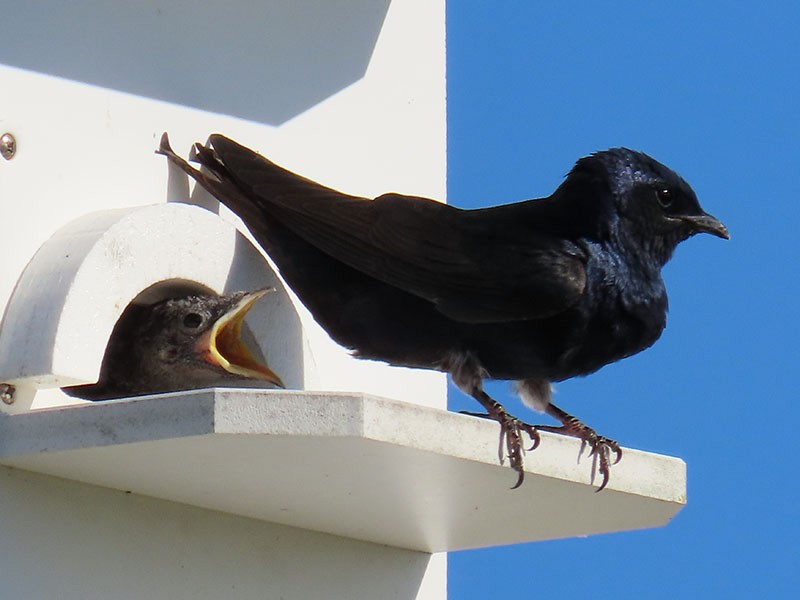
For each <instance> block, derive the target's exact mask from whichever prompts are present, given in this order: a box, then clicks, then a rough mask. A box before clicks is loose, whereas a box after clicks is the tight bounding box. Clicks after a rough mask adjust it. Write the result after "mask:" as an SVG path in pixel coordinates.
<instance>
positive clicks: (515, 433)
mask: <svg viewBox="0 0 800 600" xmlns="http://www.w3.org/2000/svg"><path fill="white" fill-rule="evenodd" d="M497 420H498V422H499V423H500V446H499V448H498V457H499V459H500V464H503V462H504V457H503V446H504V445H505V455H506V456H508V466H509V467H511V468H512V469H514V471H516V472H517V474H518V477H517V482H516V483H515V484H514V486H513V487H512V488H511V489H512V490H515V489H517V488H518V487H519V486H521V485H522V482H523V481H524V480H525V466H524V461H523V456H524V455H525V452H528V451H531V450H535V449H536V448H537V447H538V446H539V442H540V441H541V439H540V436H539V431H538V430H537V429H536V427H535V426H533V425H529V424H528V423H525V422H523V421H520V420H519V419H517V418H516V417H512V416H511V415H509V414H507V413H506V414H505V415H504V416H503V417H501V418H498V419H497ZM523 432H525V433H527V434H528V436H529V437H530V438H531V446H530V447H529V448H526V447H525V446H524V445H523V443H522V433H523ZM504 440H505V444H503V441H504Z"/></svg>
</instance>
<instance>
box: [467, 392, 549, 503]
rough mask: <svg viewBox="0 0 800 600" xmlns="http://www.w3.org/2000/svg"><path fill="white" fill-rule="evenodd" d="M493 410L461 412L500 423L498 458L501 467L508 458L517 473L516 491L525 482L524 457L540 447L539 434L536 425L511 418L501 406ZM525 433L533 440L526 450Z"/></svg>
mask: <svg viewBox="0 0 800 600" xmlns="http://www.w3.org/2000/svg"><path fill="white" fill-rule="evenodd" d="M492 408H493V410H491V411H490V412H488V413H474V412H469V411H461V413H462V414H465V415H471V416H473V417H480V418H482V419H492V420H493V421H497V422H498V423H500V444H499V446H498V449H497V456H498V459H499V460H500V464H501V465H502V464H504V463H505V457H506V456H507V457H508V466H510V467H511V468H512V469H514V471H516V472H517V482H516V483H515V484H514V486H513V487H512V488H511V489H512V490H515V489H517V488H518V487H519V486H521V485H522V482H523V481H524V480H525V467H524V461H523V456H524V455H525V452H527V451H531V450H535V449H536V447H537V446H538V445H539V442H540V437H539V432H538V430H537V427H536V426H535V425H529V424H528V423H525V422H524V421H520V420H519V419H517V418H516V417H513V416H511V415H510V414H508V412H507V411H506V410H505V409H504V408H503V407H502V406H500V405H499V404H498V405H497V407H492ZM523 433H527V434H528V437H530V438H531V445H530V447H527V448H526V447H525V445H524V444H523V442H522V438H523V435H522V434H523Z"/></svg>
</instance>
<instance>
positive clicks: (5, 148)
mask: <svg viewBox="0 0 800 600" xmlns="http://www.w3.org/2000/svg"><path fill="white" fill-rule="evenodd" d="M16 153H17V140H16V138H15V137H14V136H13V135H12V134H10V133H4V134H3V135H0V155H2V157H3V158H5V159H6V160H11V159H12V158H14V155H15V154H16Z"/></svg>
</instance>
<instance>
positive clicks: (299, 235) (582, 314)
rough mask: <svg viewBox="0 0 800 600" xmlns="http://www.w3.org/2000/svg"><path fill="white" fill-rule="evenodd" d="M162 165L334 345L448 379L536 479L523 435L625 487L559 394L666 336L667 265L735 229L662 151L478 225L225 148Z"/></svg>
mask: <svg viewBox="0 0 800 600" xmlns="http://www.w3.org/2000/svg"><path fill="white" fill-rule="evenodd" d="M159 152H160V153H161V154H164V155H166V156H167V157H168V158H169V159H170V160H171V161H172V162H173V163H174V164H176V165H177V166H178V167H180V168H181V169H183V170H184V171H185V172H186V173H188V174H189V175H190V176H192V177H193V178H195V179H196V180H197V181H198V182H199V183H200V184H201V185H202V186H203V187H204V188H206V189H207V190H208V191H209V192H211V193H212V194H213V195H214V196H216V197H217V198H218V199H219V200H220V201H221V202H223V203H224V204H225V205H227V206H228V207H229V208H230V209H231V210H233V211H234V212H235V213H236V214H238V215H239V217H241V219H242V220H243V221H244V223H245V224H246V225H247V227H248V228H249V229H250V231H251V232H252V234H253V235H254V236H255V238H256V240H258V242H259V243H260V244H261V245H262V246H263V248H264V249H265V250H266V251H267V253H269V255H270V256H271V257H272V258H273V260H274V261H275V263H276V264H277V265H278V267H279V269H280V272H281V274H282V276H283V278H284V279H285V280H286V282H287V283H288V284H289V285H290V286H291V287H292V289H293V290H294V291H295V292H296V293H297V295H298V296H299V297H300V299H301V300H302V301H303V303H304V304H305V305H306V306H307V307H308V308H309V310H310V311H311V313H312V314H313V315H314V317H315V319H316V320H317V321H318V322H319V323H320V325H322V327H324V328H325V329H326V330H327V332H328V333H329V334H330V335H331V337H332V338H333V339H334V340H336V341H337V342H339V343H340V344H342V345H343V346H345V347H347V348H349V349H351V350H352V351H353V353H354V355H355V356H357V357H359V358H366V359H374V360H381V361H386V362H387V363H390V364H392V365H400V366H405V367H416V368H422V369H436V370H440V371H446V372H448V373H450V375H451V376H452V379H453V382H454V383H455V384H456V385H457V386H458V387H459V388H460V389H461V390H463V391H464V392H466V393H467V394H469V395H471V396H472V397H473V398H475V399H476V400H477V401H478V402H480V403H481V405H483V407H484V409H486V411H487V414H486V415H483V416H487V417H489V418H492V419H495V420H497V421H498V422H499V423H500V427H501V462H502V448H503V444H504V445H505V452H506V453H507V454H508V457H509V463H510V465H511V467H512V468H513V469H514V470H515V471H517V473H518V478H517V483H516V485H515V486H514V487H518V486H519V485H520V484H521V483H522V481H523V477H524V470H523V447H522V440H521V437H522V433H523V432H527V433H528V434H529V435H530V436H531V438H532V440H533V446H534V447H535V446H536V445H537V444H538V437H539V436H538V431H540V430H546V431H557V432H559V433H563V434H566V435H571V436H575V437H578V438H580V439H581V440H583V442H584V444H589V446H590V447H591V449H592V451H591V453H592V454H593V455H594V457H595V460H596V461H597V464H598V466H599V472H600V474H601V475H602V477H603V481H602V483H601V485H600V489H603V488H604V487H605V485H606V484H607V483H608V479H609V469H610V465H611V457H610V455H611V453H612V452H614V453H615V454H616V460H617V461H618V460H619V459H620V457H621V450H620V447H619V445H618V444H617V443H616V442H615V441H613V440H610V439H608V438H605V437H602V436H599V435H597V433H596V432H595V431H594V430H593V429H591V428H590V427H588V426H586V425H584V424H583V423H582V422H581V421H579V420H578V419H576V418H575V417H573V416H571V415H569V414H567V413H566V412H564V411H563V410H561V409H560V408H558V407H556V406H555V405H554V404H553V403H552V402H551V382H554V381H561V380H564V379H567V378H570V377H575V376H579V375H586V374H588V373H592V372H594V371H596V370H597V369H599V368H600V367H602V366H603V365H606V364H608V363H611V362H614V361H617V360H619V359H621V358H624V357H627V356H630V355H632V354H635V353H637V352H639V351H641V350H643V349H645V348H647V347H648V346H650V345H651V344H653V343H654V342H655V341H656V340H657V339H658V338H659V336H660V335H661V332H662V330H663V329H664V326H665V324H666V314H667V293H666V289H665V287H664V281H663V280H662V278H661V267H662V266H663V265H664V264H665V263H666V262H667V261H668V260H669V258H670V257H671V256H672V253H673V251H674V250H675V247H676V246H677V245H678V243H680V242H681V241H683V240H685V239H686V238H688V237H690V236H692V235H694V234H696V233H702V232H705V233H710V234H712V235H716V236H718V237H722V238H728V231H727V229H726V228H725V226H724V225H723V224H722V223H721V222H720V221H718V220H717V219H716V218H714V217H712V216H711V215H709V214H707V213H706V212H704V211H703V210H702V209H701V208H700V205H699V203H698V201H697V197H696V196H695V193H694V192H693V191H692V189H691V188H690V187H689V185H688V184H687V183H686V182H685V181H684V180H683V179H681V177H679V176H678V175H677V174H676V173H675V172H674V171H672V170H670V169H669V168H667V167H665V166H664V165H662V164H661V163H659V162H657V161H656V160H654V159H652V158H650V157H649V156H647V155H646V154H643V153H641V152H636V151H633V150H628V149H626V148H612V149H610V150H605V151H601V152H597V153H595V154H593V155H591V156H588V157H585V158H582V159H580V160H579V161H578V162H577V163H576V164H575V166H574V167H573V169H572V170H571V171H570V172H569V174H568V176H567V177H566V179H565V181H564V182H563V183H562V184H561V185H560V186H559V187H558V189H557V190H556V191H555V192H553V194H552V195H550V196H549V197H547V198H542V199H538V200H528V201H524V202H518V203H514V204H507V205H502V206H495V207H490V208H481V209H475V210H462V209H458V208H455V207H453V206H449V205H445V204H441V203H439V202H435V201H433V200H429V199H426V198H418V197H414V196H404V195H400V194H384V195H382V196H379V197H377V198H375V199H374V200H369V199H366V198H361V197H357V196H350V195H347V194H343V193H341V192H338V191H336V190H333V189H330V188H327V187H325V186H322V185H320V184H318V183H315V182H313V181H311V180H309V179H306V178H304V177H301V176H299V175H296V174H294V173H292V172H290V171H287V170H286V169H283V168H281V167H279V166H278V165H276V164H274V163H272V162H270V161H269V160H267V159H266V158H264V157H262V156H260V155H259V154H257V153H255V152H253V151H252V150H250V149H248V148H245V147H244V146H241V145H240V144H238V143H236V142H234V141H232V140H230V139H228V138H226V137H224V136H222V135H219V134H215V135H212V136H211V137H210V138H209V140H208V144H207V145H206V146H205V147H204V146H200V145H199V144H198V145H195V147H194V153H193V156H192V159H193V160H196V161H197V162H199V163H200V164H201V165H202V166H204V167H205V168H206V169H207V171H202V172H201V171H198V170H197V169H195V168H193V167H191V166H190V165H189V164H188V163H187V162H186V161H184V160H183V159H181V158H180V157H178V156H177V155H175V153H174V152H173V151H172V150H171V148H170V147H169V140H168V138H167V135H166V134H164V136H163V138H162V141H161V147H160V149H159ZM486 378H488V379H504V380H516V381H517V384H516V385H517V390H518V392H519V394H520V396H521V398H522V400H523V401H524V402H525V404H527V405H528V406H530V407H531V408H534V409H536V410H538V411H542V412H545V413H547V414H548V415H550V416H552V417H554V418H555V419H557V420H558V421H560V422H561V424H562V425H561V426H560V427H556V426H542V425H529V424H527V423H524V422H522V421H520V420H518V419H517V418H515V417H513V416H511V415H510V414H509V413H508V412H507V411H506V410H505V409H504V408H503V406H501V405H500V404H499V403H498V402H496V401H495V400H494V399H493V398H491V397H490V396H489V395H488V394H487V393H486V392H485V391H484V389H483V380H484V379H486Z"/></svg>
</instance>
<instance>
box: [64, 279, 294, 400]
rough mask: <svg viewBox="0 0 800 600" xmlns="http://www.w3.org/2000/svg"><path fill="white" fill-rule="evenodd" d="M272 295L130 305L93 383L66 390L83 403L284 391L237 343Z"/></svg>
mask: <svg viewBox="0 0 800 600" xmlns="http://www.w3.org/2000/svg"><path fill="white" fill-rule="evenodd" d="M268 291H269V289H263V290H258V291H255V292H235V293H232V294H226V295H223V296H218V295H211V294H207V295H197V296H186V297H182V298H176V299H168V300H162V301H161V302H157V303H155V304H150V305H141V304H135V303H133V304H130V305H128V307H127V308H126V309H125V311H124V312H123V313H122V316H121V317H120V318H119V320H118V321H117V324H116V326H115V327H114V330H113V331H112V333H111V337H110V339H109V342H108V345H107V347H106V353H105V356H104V357H103V364H102V366H101V368H100V379H99V380H98V382H97V383H92V384H88V385H78V386H71V387H66V388H63V390H64V391H65V392H66V393H68V394H69V395H71V396H76V397H78V398H83V399H85V400H107V399H109V398H120V397H127V396H140V395H143V394H155V393H159V392H174V391H179V390H188V389H197V388H207V387H215V386H232V387H237V386H238V385H241V384H242V383H243V382H250V381H251V380H258V381H262V382H264V383H265V384H268V385H270V386H272V387H283V383H282V382H281V379H280V377H278V376H277V375H276V374H275V373H273V372H272V371H271V370H270V369H269V368H268V367H267V366H266V365H263V364H261V363H260V362H258V360H256V359H255V357H254V356H253V354H252V352H251V351H250V349H249V348H248V347H247V346H246V345H245V343H244V342H243V341H242V339H241V333H242V324H243V322H244V317H245V315H246V314H247V313H248V311H249V310H250V309H251V308H252V307H253V305H254V304H255V303H256V302H257V301H258V299H259V298H261V297H262V296H263V295H264V294H266V293H267V292H268Z"/></svg>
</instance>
